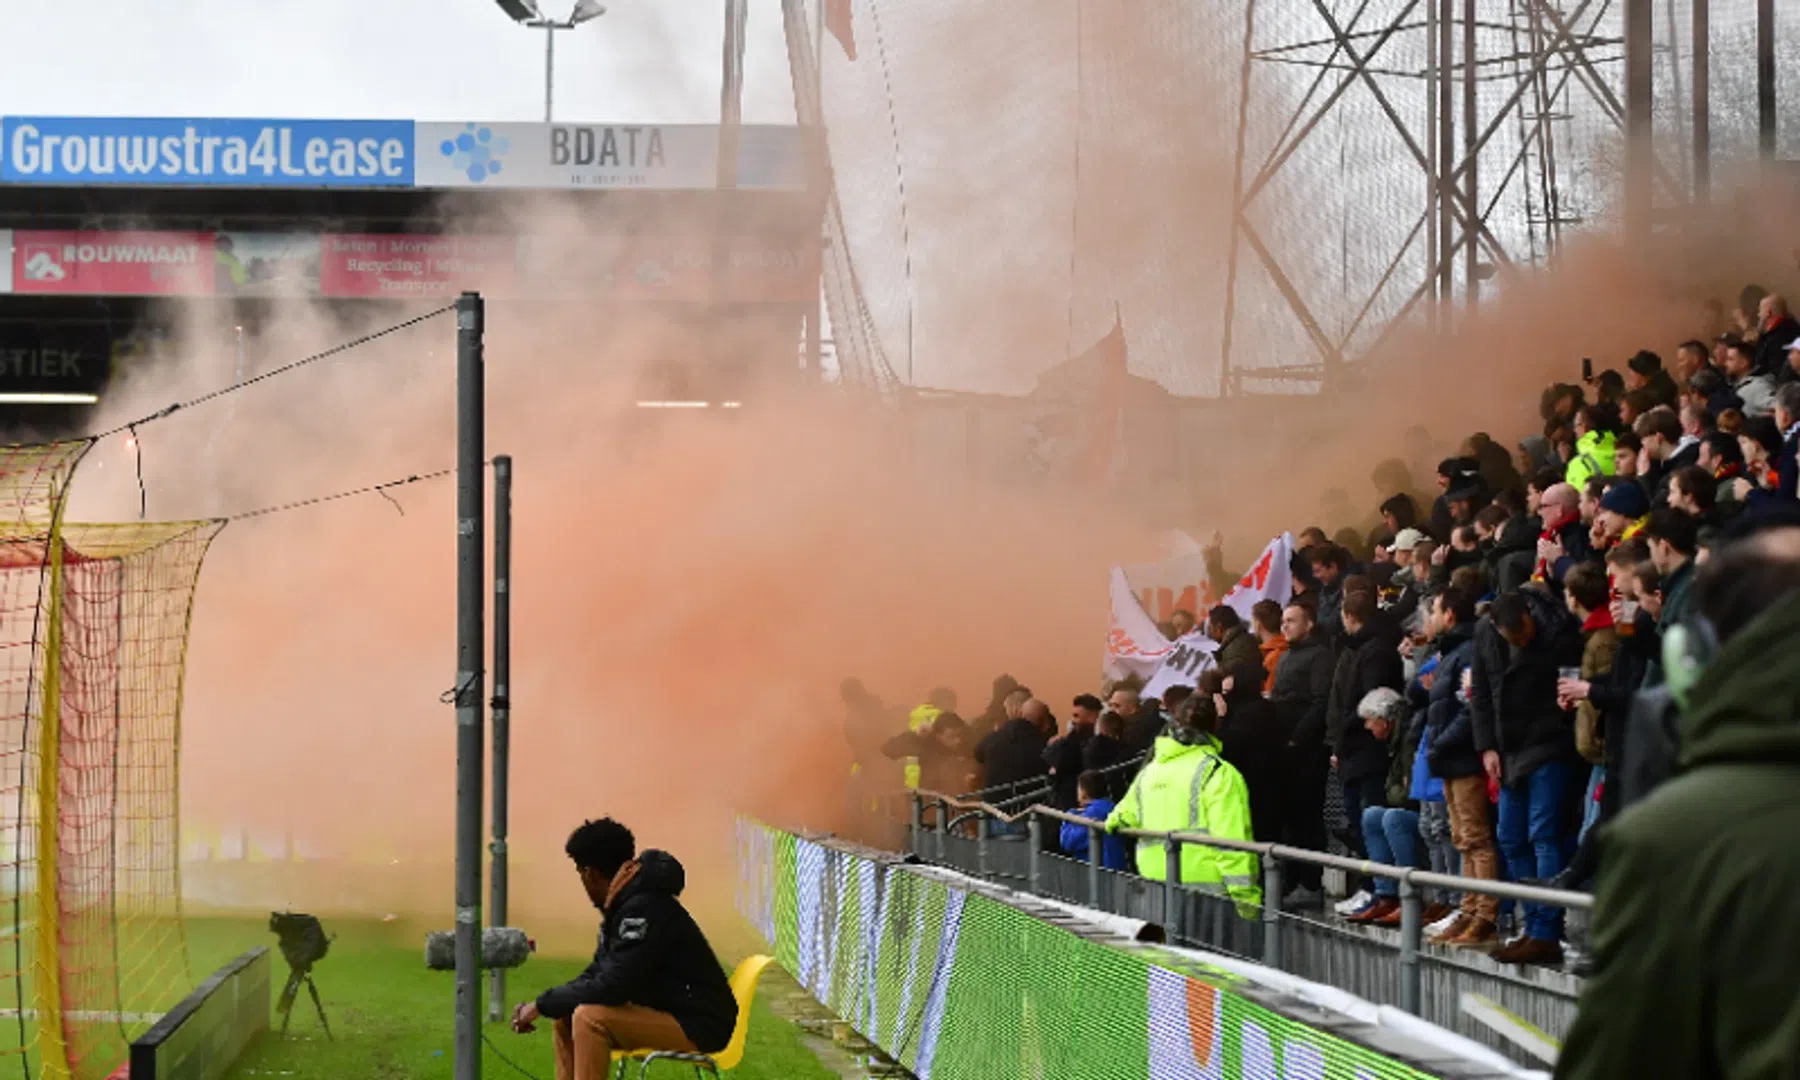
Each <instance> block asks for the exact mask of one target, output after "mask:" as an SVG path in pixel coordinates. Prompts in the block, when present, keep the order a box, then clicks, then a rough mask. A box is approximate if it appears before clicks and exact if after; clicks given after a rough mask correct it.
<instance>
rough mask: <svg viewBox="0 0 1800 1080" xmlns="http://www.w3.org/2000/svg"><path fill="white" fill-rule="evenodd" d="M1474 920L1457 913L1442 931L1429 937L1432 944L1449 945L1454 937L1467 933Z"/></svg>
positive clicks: (1453, 940)
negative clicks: (1453, 920) (1454, 919)
mask: <svg viewBox="0 0 1800 1080" xmlns="http://www.w3.org/2000/svg"><path fill="white" fill-rule="evenodd" d="M1474 922H1475V920H1474V919H1473V918H1472V917H1470V916H1468V915H1458V916H1457V917H1456V921H1455V922H1453V923H1451V924H1450V925H1449V926H1446V927H1444V932H1443V933H1441V934H1439V935H1437V936H1436V937H1434V938H1432V939H1431V944H1433V945H1451V944H1454V943H1455V941H1456V939H1457V938H1459V937H1462V936H1463V935H1464V934H1466V933H1468V931H1469V927H1470V926H1471V925H1473V924H1474Z"/></svg>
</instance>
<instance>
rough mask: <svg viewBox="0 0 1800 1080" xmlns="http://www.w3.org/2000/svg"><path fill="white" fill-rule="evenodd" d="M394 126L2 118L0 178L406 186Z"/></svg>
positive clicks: (406, 159)
mask: <svg viewBox="0 0 1800 1080" xmlns="http://www.w3.org/2000/svg"><path fill="white" fill-rule="evenodd" d="M413 129H414V125H413V124H412V123H411V122H410V121H404V120H198V119H146V118H130V117H50V116H9V117H6V118H5V119H4V120H0V136H3V137H0V180H4V181H5V182H7V183H12V184H55V185H66V186H71V187H74V186H79V187H87V186H92V185H96V184H127V185H145V186H156V185H161V186H177V187H182V186H195V185H199V186H209V187H346V188H373V187H398V188H406V187H412V186H413V134H414V132H413Z"/></svg>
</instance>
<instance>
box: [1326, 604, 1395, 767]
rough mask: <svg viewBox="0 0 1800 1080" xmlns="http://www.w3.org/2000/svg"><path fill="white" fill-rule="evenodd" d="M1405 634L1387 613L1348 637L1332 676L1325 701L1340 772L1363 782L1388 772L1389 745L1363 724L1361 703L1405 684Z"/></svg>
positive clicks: (1329, 734)
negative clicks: (1373, 694)
mask: <svg viewBox="0 0 1800 1080" xmlns="http://www.w3.org/2000/svg"><path fill="white" fill-rule="evenodd" d="M1399 647H1400V635H1399V632H1398V630H1396V629H1395V628H1394V625H1393V623H1392V622H1391V621H1390V620H1389V619H1388V618H1387V617H1386V615H1385V614H1384V615H1378V616H1377V617H1376V618H1375V619H1374V620H1373V621H1372V622H1370V624H1369V625H1368V626H1365V627H1363V628H1362V629H1361V630H1358V631H1357V632H1356V633H1354V634H1346V635H1344V647H1343V650H1342V651H1341V652H1339V653H1338V658H1337V664H1336V667H1335V669H1334V671H1333V673H1332V677H1331V696H1330V698H1329V699H1328V702H1327V705H1326V717H1327V723H1328V724H1329V730H1328V731H1327V733H1326V734H1327V736H1328V737H1329V739H1330V740H1331V752H1332V753H1334V754H1336V755H1337V759H1338V776H1339V777H1340V778H1342V779H1344V780H1360V779H1362V778H1363V777H1365V776H1380V775H1381V774H1382V773H1384V772H1385V771H1386V770H1387V766H1388V757H1387V747H1386V745H1385V744H1383V743H1382V742H1381V741H1380V740H1379V739H1377V738H1375V736H1373V735H1371V734H1369V729H1368V728H1366V727H1364V726H1363V721H1362V716H1361V715H1360V714H1359V713H1358V712H1357V707H1358V706H1360V705H1361V704H1362V699H1363V698H1364V697H1365V696H1366V695H1367V694H1368V693H1369V691H1371V690H1376V689H1380V688H1381V687H1387V688H1388V689H1390V690H1400V689H1403V688H1404V687H1405V686H1406V667H1405V664H1404V663H1403V662H1402V661H1401V659H1400V652H1399Z"/></svg>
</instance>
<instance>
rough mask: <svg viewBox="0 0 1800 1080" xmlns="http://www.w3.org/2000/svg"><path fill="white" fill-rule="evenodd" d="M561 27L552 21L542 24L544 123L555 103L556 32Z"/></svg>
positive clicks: (548, 120)
mask: <svg viewBox="0 0 1800 1080" xmlns="http://www.w3.org/2000/svg"><path fill="white" fill-rule="evenodd" d="M561 29H563V27H561V26H559V25H558V24H556V23H553V22H547V23H545V24H544V123H546V124H548V123H549V122H550V118H551V116H552V114H553V112H554V110H555V104H556V32H557V31H558V30H561Z"/></svg>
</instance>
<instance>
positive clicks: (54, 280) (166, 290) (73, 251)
mask: <svg viewBox="0 0 1800 1080" xmlns="http://www.w3.org/2000/svg"><path fill="white" fill-rule="evenodd" d="M12 246H13V252H12V264H13V265H12V278H13V291H14V292H18V293H62V294H73V295H90V296H92V295H121V296H194V295H210V294H211V293H212V291H213V234H212V233H173V232H34V231H26V230H19V231H17V232H15V233H14V234H13V245H12Z"/></svg>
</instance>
